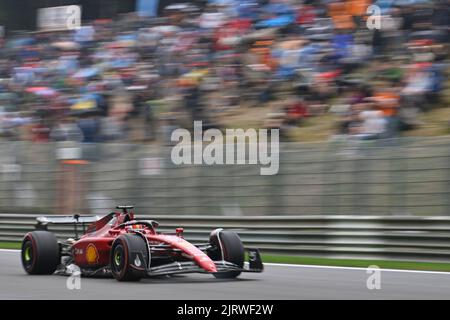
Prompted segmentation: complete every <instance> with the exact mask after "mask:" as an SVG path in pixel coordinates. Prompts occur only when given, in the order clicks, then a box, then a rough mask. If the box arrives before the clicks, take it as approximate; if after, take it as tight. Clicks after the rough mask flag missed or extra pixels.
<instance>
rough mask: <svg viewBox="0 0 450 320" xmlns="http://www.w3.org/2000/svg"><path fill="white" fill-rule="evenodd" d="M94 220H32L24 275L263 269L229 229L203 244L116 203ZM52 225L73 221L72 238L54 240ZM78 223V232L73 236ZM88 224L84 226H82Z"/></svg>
mask: <svg viewBox="0 0 450 320" xmlns="http://www.w3.org/2000/svg"><path fill="white" fill-rule="evenodd" d="M117 209H119V210H120V211H118V212H111V213H110V214H107V215H106V216H104V217H102V218H100V219H98V218H97V217H96V216H80V215H75V216H52V217H39V218H37V221H38V223H37V226H36V229H37V230H35V231H32V232H29V233H27V234H26V235H25V237H24V239H23V242H22V254H21V256H22V265H23V267H24V269H25V271H26V272H27V273H29V274H53V273H55V272H56V273H58V274H64V275H71V274H74V271H75V270H76V271H77V272H79V273H81V275H83V276H102V275H105V276H110V275H112V276H113V277H114V278H115V279H117V280H119V281H138V280H140V279H141V278H143V277H152V276H163V275H173V274H181V273H193V272H199V273H210V274H213V275H214V276H215V277H216V278H235V277H237V276H239V275H240V274H241V272H262V271H263V263H262V261H261V257H260V254H259V251H258V250H257V249H247V250H248V258H249V262H248V264H245V263H244V259H245V249H244V246H243V244H242V241H241V240H240V238H239V236H238V235H237V234H236V233H235V232H232V231H225V230H223V229H215V230H214V231H212V232H211V234H210V239H209V242H208V243H205V244H199V245H193V244H192V243H190V242H188V241H186V240H185V239H184V238H183V229H182V228H177V229H176V232H175V233H174V234H163V233H159V232H157V231H156V227H157V226H158V223H157V222H156V221H153V220H150V221H148V220H144V221H138V220H135V219H134V212H133V207H132V206H118V207H117ZM52 224H63V225H67V224H73V225H74V231H75V238H69V239H66V240H65V241H58V240H57V238H56V237H55V235H54V234H53V233H52V232H50V231H48V226H49V225H52ZM80 225H81V226H82V228H83V233H84V234H83V235H82V236H81V237H78V229H79V227H80ZM86 226H87V228H86Z"/></svg>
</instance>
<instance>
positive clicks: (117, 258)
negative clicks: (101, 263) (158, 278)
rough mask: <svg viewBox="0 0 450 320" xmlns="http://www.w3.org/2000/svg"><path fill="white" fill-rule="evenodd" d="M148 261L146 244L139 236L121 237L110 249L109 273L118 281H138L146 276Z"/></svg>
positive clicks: (128, 235)
mask: <svg viewBox="0 0 450 320" xmlns="http://www.w3.org/2000/svg"><path fill="white" fill-rule="evenodd" d="M148 259H149V257H148V249H147V243H146V242H145V240H144V239H143V238H142V237H141V236H139V235H137V234H124V235H121V236H120V237H118V238H117V239H116V240H114V242H113V245H112V247H111V258H110V266H111V273H112V275H113V277H114V278H115V279H116V280H118V281H139V280H140V279H141V278H142V277H144V276H145V275H146V271H145V265H146V264H148ZM142 260H144V261H142Z"/></svg>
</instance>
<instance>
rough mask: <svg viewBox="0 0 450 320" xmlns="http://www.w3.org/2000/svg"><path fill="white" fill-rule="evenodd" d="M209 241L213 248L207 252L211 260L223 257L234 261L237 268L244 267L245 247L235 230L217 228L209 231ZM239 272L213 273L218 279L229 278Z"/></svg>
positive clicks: (239, 272)
mask: <svg viewBox="0 0 450 320" xmlns="http://www.w3.org/2000/svg"><path fill="white" fill-rule="evenodd" d="M209 241H210V243H211V246H212V247H213V248H214V249H213V250H210V251H209V252H208V255H209V257H210V258H211V259H212V260H221V259H223V260H225V261H228V262H231V263H234V264H235V265H237V266H238V267H239V268H243V267H244V259H245V249H244V245H243V244H242V241H241V239H240V238H239V236H238V235H237V233H236V232H232V231H223V230H219V229H217V230H215V231H213V232H212V233H211V236H210V239H209ZM240 274H241V271H227V272H218V273H214V276H215V277H216V278H219V279H231V278H236V277H237V276H239V275H240Z"/></svg>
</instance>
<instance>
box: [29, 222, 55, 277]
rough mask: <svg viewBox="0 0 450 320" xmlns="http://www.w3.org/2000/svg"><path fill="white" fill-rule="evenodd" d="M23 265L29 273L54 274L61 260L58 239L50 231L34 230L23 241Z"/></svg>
mask: <svg viewBox="0 0 450 320" xmlns="http://www.w3.org/2000/svg"><path fill="white" fill-rule="evenodd" d="M21 258H22V266H23V268H24V269H25V271H26V272H27V273H29V274H52V273H53V272H55V270H56V268H57V267H58V264H59V263H60V262H61V256H60V249H59V244H58V240H56V237H55V235H54V234H53V233H51V232H48V231H42V230H40V231H32V232H29V233H27V234H26V235H25V237H24V238H23V241H22V252H21Z"/></svg>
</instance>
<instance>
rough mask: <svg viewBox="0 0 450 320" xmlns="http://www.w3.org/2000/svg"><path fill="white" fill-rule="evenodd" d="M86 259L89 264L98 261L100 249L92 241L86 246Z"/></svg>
mask: <svg viewBox="0 0 450 320" xmlns="http://www.w3.org/2000/svg"><path fill="white" fill-rule="evenodd" d="M86 261H87V263H89V264H96V263H98V251H97V248H96V247H95V246H94V245H93V244H92V243H90V244H89V245H88V246H87V248H86Z"/></svg>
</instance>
